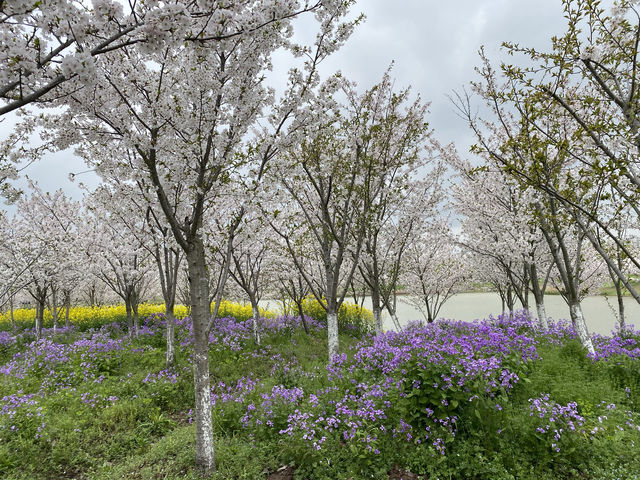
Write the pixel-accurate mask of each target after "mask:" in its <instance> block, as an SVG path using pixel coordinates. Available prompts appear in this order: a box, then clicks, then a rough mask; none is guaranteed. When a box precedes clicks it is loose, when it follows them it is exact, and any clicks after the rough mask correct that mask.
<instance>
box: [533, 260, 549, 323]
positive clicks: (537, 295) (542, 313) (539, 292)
mask: <svg viewBox="0 0 640 480" xmlns="http://www.w3.org/2000/svg"><path fill="white" fill-rule="evenodd" d="M529 271H530V274H529V280H530V282H531V291H532V293H533V298H534V299H535V301H536V310H537V312H538V324H539V325H540V327H541V328H542V329H544V330H547V329H548V328H549V322H548V321H547V310H546V308H545V306H544V287H542V286H541V285H540V279H539V278H538V269H537V267H536V265H535V263H531V264H530V265H529Z"/></svg>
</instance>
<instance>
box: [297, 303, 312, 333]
mask: <svg viewBox="0 0 640 480" xmlns="http://www.w3.org/2000/svg"><path fill="white" fill-rule="evenodd" d="M296 305H297V307H298V315H300V321H301V322H302V327H303V328H304V333H306V334H307V335H309V325H308V324H307V319H306V318H304V309H303V308H302V299H300V300H298V299H296Z"/></svg>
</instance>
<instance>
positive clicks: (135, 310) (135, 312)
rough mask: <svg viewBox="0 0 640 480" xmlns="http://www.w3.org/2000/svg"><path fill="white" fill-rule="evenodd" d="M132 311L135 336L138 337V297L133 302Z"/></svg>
mask: <svg viewBox="0 0 640 480" xmlns="http://www.w3.org/2000/svg"><path fill="white" fill-rule="evenodd" d="M131 310H133V334H134V335H135V336H136V337H137V336H138V331H139V330H140V316H139V315H138V297H137V296H136V298H134V300H133V302H131Z"/></svg>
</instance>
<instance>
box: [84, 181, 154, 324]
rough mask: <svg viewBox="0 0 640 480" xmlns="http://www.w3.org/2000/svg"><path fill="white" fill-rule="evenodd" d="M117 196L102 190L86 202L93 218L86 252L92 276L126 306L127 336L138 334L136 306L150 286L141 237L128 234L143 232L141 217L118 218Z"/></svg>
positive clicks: (87, 230) (99, 189)
mask: <svg viewBox="0 0 640 480" xmlns="http://www.w3.org/2000/svg"><path fill="white" fill-rule="evenodd" d="M116 205H118V200H117V196H116V195H115V194H114V192H113V191H112V190H110V189H109V188H107V186H103V187H101V188H98V189H97V190H96V191H95V192H93V193H92V195H91V197H90V198H88V199H87V208H88V210H89V211H90V212H91V214H92V216H91V217H90V218H88V219H87V222H86V226H85V229H84V234H85V235H84V241H85V252H87V253H88V255H89V256H90V257H93V260H94V263H93V266H94V271H93V274H94V275H95V276H96V277H97V278H99V279H100V280H101V281H102V282H104V283H105V285H107V287H109V289H111V291H112V292H113V293H115V294H116V295H117V296H118V297H120V299H121V300H122V301H123V302H124V304H125V310H126V313H127V329H128V333H129V336H134V335H137V334H138V329H139V317H138V305H139V303H140V298H141V296H142V292H143V291H144V289H145V288H146V286H147V284H148V282H149V271H150V266H149V261H148V257H149V254H148V251H147V249H145V247H144V246H143V245H142V244H141V243H140V239H141V238H142V235H136V234H131V231H132V230H134V229H137V230H139V231H140V232H142V231H143V229H144V220H145V219H144V217H138V216H136V217H129V218H128V219H127V220H131V221H132V222H134V223H133V224H131V223H129V222H128V221H126V220H125V219H124V217H122V216H121V215H120V213H121V212H120V211H119V210H118V208H117V207H116V208H112V207H115V206H116Z"/></svg>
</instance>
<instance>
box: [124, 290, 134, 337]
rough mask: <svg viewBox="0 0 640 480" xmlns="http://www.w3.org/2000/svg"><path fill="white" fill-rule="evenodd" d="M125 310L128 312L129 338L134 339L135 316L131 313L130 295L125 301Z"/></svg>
mask: <svg viewBox="0 0 640 480" xmlns="http://www.w3.org/2000/svg"><path fill="white" fill-rule="evenodd" d="M124 309H125V310H126V312H127V335H128V336H129V337H133V315H132V312H131V299H130V298H129V295H127V298H126V299H125V301H124Z"/></svg>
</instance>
